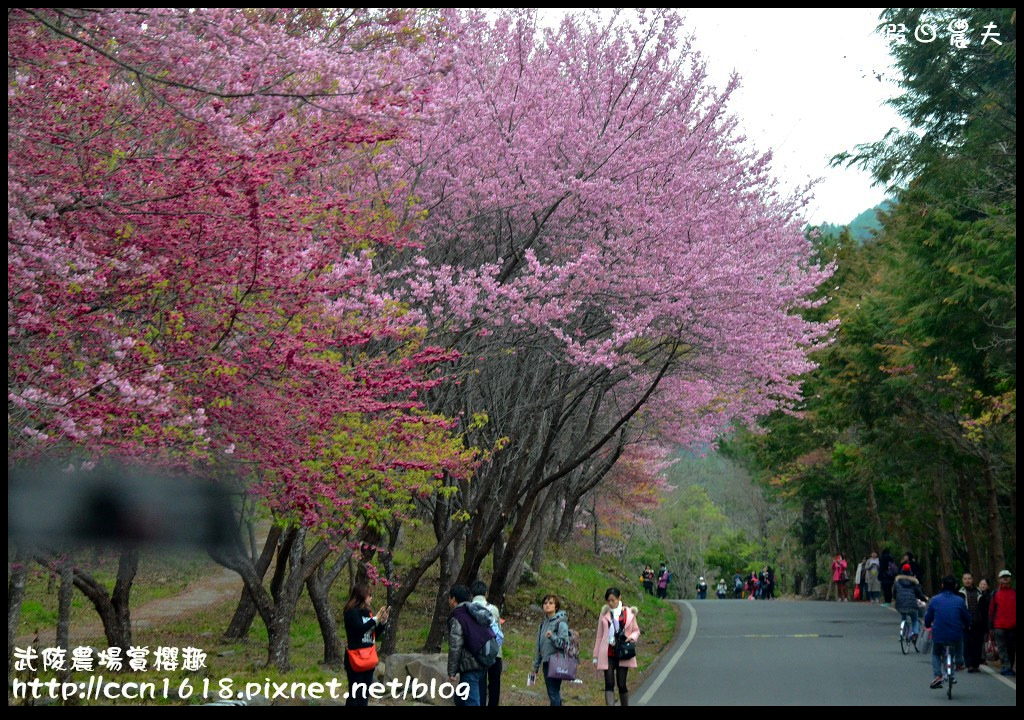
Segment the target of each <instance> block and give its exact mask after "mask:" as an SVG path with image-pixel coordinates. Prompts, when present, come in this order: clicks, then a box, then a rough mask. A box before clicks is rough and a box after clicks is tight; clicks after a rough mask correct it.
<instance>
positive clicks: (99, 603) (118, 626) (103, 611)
mask: <svg viewBox="0 0 1024 720" xmlns="http://www.w3.org/2000/svg"><path fill="white" fill-rule="evenodd" d="M36 559H37V560H38V561H39V563H40V564H42V565H44V566H45V567H47V568H49V569H50V570H51V571H52V572H56V573H60V572H61V568H60V565H59V562H58V561H56V560H55V559H54V558H53V557H52V556H45V555H42V554H40V555H37V556H36ZM138 570H139V552H138V550H135V549H129V550H123V551H122V552H121V556H120V558H119V560H118V566H117V580H116V581H115V583H114V591H113V592H112V593H110V595H107V589H106V587H104V586H103V584H102V583H99V582H97V581H96V579H95V578H93V577H92V576H91V575H89V573H87V572H85V571H84V570H81V569H79V568H74V584H75V587H77V588H78V589H79V590H81V591H82V594H83V595H85V596H86V597H87V598H88V599H89V602H91V603H92V605H93V607H94V608H95V609H96V613H97V614H98V615H99V616H100V620H101V621H102V623H103V632H104V634H105V635H106V638H107V645H108V646H110V647H119V648H121V649H122V651H126V650H128V648H129V647H130V646H131V644H132V617H131V606H130V600H131V589H132V583H133V582H135V575H136V574H137V573H138Z"/></svg>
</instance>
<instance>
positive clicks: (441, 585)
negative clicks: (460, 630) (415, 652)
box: [423, 535, 463, 653]
mask: <svg viewBox="0 0 1024 720" xmlns="http://www.w3.org/2000/svg"><path fill="white" fill-rule="evenodd" d="M457 537H458V538H459V539H461V538H462V537H463V536H462V535H459V536H457ZM459 545H461V543H460V542H453V543H452V544H451V545H449V546H448V547H447V548H446V549H445V551H444V552H443V553H442V554H441V575H440V577H439V578H438V583H437V585H438V587H437V594H436V595H435V596H434V613H433V616H432V620H431V623H430V629H429V630H428V632H427V639H426V641H425V642H424V643H423V652H426V653H436V652H441V643H442V641H443V640H444V633H445V629H446V625H447V623H446V620H447V618H448V613H450V612H451V608H450V607H449V605H448V591H449V590H450V589H451V586H452V585H453V584H454V582H455V580H456V578H457V576H458V570H457V568H456V558H457V557H458V555H459V552H458V550H459V547H458V546H459Z"/></svg>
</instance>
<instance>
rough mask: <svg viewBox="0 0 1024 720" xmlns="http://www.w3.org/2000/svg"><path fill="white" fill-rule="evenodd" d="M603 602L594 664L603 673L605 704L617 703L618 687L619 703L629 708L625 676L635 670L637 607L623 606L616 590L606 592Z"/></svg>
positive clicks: (611, 589) (637, 630)
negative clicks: (617, 692) (616, 693)
mask: <svg viewBox="0 0 1024 720" xmlns="http://www.w3.org/2000/svg"><path fill="white" fill-rule="evenodd" d="M604 599H605V603H606V605H605V606H604V607H603V608H601V615H600V617H599V618H598V620H597V641H596V642H595V643H594V663H595V664H596V665H597V669H598V670H604V699H605V704H606V705H614V704H615V686H616V685H618V686H619V701H620V704H621V705H622V707H627V706H628V705H629V690H628V689H627V688H626V673H628V672H629V669H630V668H635V667H636V641H637V639H638V638H639V637H640V628H639V627H638V626H637V624H636V608H635V607H631V608H627V607H626V606H625V605H623V604H622V593H621V592H620V591H619V589H618V588H615V587H612V588H608V590H607V591H605V594H604Z"/></svg>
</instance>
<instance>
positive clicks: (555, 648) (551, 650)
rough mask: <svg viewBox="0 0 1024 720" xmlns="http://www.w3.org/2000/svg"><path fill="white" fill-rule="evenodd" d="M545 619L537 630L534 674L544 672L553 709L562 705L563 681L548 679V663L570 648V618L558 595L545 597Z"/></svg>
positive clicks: (543, 602)
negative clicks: (554, 656) (556, 655)
mask: <svg viewBox="0 0 1024 720" xmlns="http://www.w3.org/2000/svg"><path fill="white" fill-rule="evenodd" d="M542 605H543V608H544V619H543V620H541V622H540V627H539V628H538V629H537V654H536V656H535V657H534V659H533V674H534V675H536V674H537V671H538V670H543V672H544V684H545V686H546V687H547V691H548V700H550V701H551V705H552V706H553V707H560V706H561V704H562V681H561V680H558V679H556V678H550V677H548V663H549V661H550V659H551V656H552V655H555V654H556V653H560V652H565V650H566V649H567V648H568V646H569V616H568V615H566V613H565V610H562V601H561V600H559V599H558V596H557V595H545V596H544V600H543V601H542Z"/></svg>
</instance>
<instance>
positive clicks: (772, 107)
mask: <svg viewBox="0 0 1024 720" xmlns="http://www.w3.org/2000/svg"><path fill="white" fill-rule="evenodd" d="M881 11H882V9H881V8H839V9H806V10H798V9H784V8H783V9H774V10H773V9H749V8H745V9H708V8H690V9H688V10H686V11H685V12H686V17H687V24H686V26H687V31H688V32H693V33H694V34H695V43H694V44H695V47H696V49H698V50H699V51H700V52H701V53H702V54H703V55H704V56H705V58H706V59H707V62H708V73H709V77H710V79H711V81H712V82H713V83H714V84H715V85H716V86H718V87H723V86H724V85H725V83H726V82H727V81H728V78H729V74H730V73H731V72H732V71H733V70H735V71H736V72H737V73H739V75H740V79H741V85H740V87H739V89H738V90H737V91H736V92H735V93H734V94H733V96H732V99H731V101H730V103H729V108H730V110H731V111H732V112H733V113H734V114H735V115H737V116H738V117H739V118H740V124H741V127H742V129H743V131H744V132H745V133H746V135H747V137H748V138H749V139H750V141H751V142H753V143H754V145H755V146H756V147H757V148H758V149H759V150H761V151H766V150H771V151H772V154H773V157H774V160H773V163H772V167H773V169H774V172H775V174H776V176H777V177H778V178H779V180H780V182H781V184H782V186H783V187H784V188H787V189H796V188H799V187H802V186H804V185H806V184H807V182H808V181H809V180H812V179H821V182H820V183H819V184H818V185H817V186H816V187H815V189H814V200H813V201H812V202H811V204H810V205H809V206H808V208H807V220H808V222H810V223H812V224H819V223H822V222H831V223H834V224H846V223H849V222H850V221H851V220H853V219H854V218H855V217H856V216H857V215H859V214H860V213H861V212H863V211H864V210H867V209H868V208H871V207H873V206H875V205H877V204H878V203H880V202H881V201H882V200H884V199H885V197H886V193H885V191H884V189H883V188H881V187H873V186H872V184H871V177H870V176H869V175H868V174H867V173H865V172H862V171H860V170H857V169H855V168H851V169H832V168H829V167H828V162H829V160H830V159H831V157H832V156H833V155H835V154H836V153H839V152H843V151H845V150H853V148H854V146H855V145H857V144H859V143H865V142H873V141H875V140H878V139H880V138H881V137H882V136H883V135H884V134H885V133H886V132H887V131H888V130H889V128H891V127H894V126H896V127H900V128H905V124H904V123H903V122H902V120H901V119H900V117H899V116H898V115H897V114H896V112H895V111H894V110H892V109H891V108H889V107H887V106H883V105H882V103H883V102H884V101H885V100H886V99H887V98H889V97H890V96H892V95H895V94H896V93H897V92H898V89H897V87H896V85H895V84H894V82H893V80H894V78H896V73H895V71H894V70H893V69H892V68H891V67H890V57H889V52H888V46H887V45H886V42H885V40H884V39H883V38H882V36H881V35H878V34H877V33H875V27H876V26H877V24H878V16H879V13H881ZM562 12H566V10H564V9H560V8H558V9H555V8H553V9H548V10H545V11H542V13H541V15H542V18H543V16H545V15H549V14H550V15H555V16H557V15H559V14H561V13H562ZM542 21H543V20H542ZM878 76H882V77H881V81H880V80H879V78H878Z"/></svg>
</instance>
